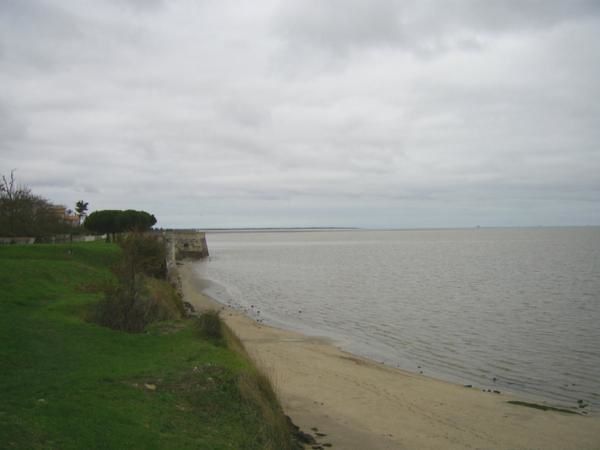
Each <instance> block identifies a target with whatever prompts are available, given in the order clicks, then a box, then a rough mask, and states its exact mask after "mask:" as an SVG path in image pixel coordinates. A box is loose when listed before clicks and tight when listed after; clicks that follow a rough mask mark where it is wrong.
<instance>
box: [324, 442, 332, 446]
mask: <svg viewBox="0 0 600 450" xmlns="http://www.w3.org/2000/svg"><path fill="white" fill-rule="evenodd" d="M322 445H323V447H333V444H331V443H329V442H325V443H324V444H322Z"/></svg>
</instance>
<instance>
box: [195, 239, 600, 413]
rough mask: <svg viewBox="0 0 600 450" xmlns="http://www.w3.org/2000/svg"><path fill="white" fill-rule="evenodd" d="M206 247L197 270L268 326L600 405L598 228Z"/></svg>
mask: <svg viewBox="0 0 600 450" xmlns="http://www.w3.org/2000/svg"><path fill="white" fill-rule="evenodd" d="M208 245H209V248H210V251H211V259H210V261H205V262H199V263H198V264H197V265H196V270H197V272H198V273H199V275H200V276H202V277H203V278H205V279H208V280H210V281H211V283H209V287H208V288H207V293H208V294H210V295H212V296H213V297H215V298H217V299H218V300H220V301H222V302H224V303H231V304H233V305H235V306H237V307H240V308H245V309H248V311H249V313H250V314H251V315H253V316H254V317H256V318H260V319H261V320H264V321H265V322H266V323H270V324H273V325H278V326H281V327H285V328H290V329H294V330H299V331H303V332H305V333H309V334H314V335H319V336H328V337H331V338H333V339H335V340H336V341H337V342H338V343H339V344H340V345H341V346H342V347H343V348H345V349H347V350H349V351H352V352H354V353H357V354H360V355H364V356H367V357H370V358H373V359H375V360H378V361H384V362H385V363H386V364H389V365H393V366H395V367H400V368H404V369H407V370H411V371H415V372H419V371H423V372H424V373H425V374H426V375H432V376H437V377H440V378H444V379H448V380H451V381H456V382H459V383H467V384H473V385H474V386H477V387H482V388H486V389H487V388H491V389H497V390H501V391H502V390H504V391H511V392H517V393H521V394H527V395H529V396H535V397H538V398H540V399H546V400H549V401H551V402H554V403H559V404H563V405H568V406H577V405H578V403H577V402H578V400H583V401H584V404H589V405H590V406H587V407H585V408H583V410H590V411H591V409H592V408H593V407H598V406H600V376H599V375H600V228H561V229H550V228H540V229H473V230H423V231H326V232H325V231H323V232H293V233H292V232H286V233H276V232H273V233H225V234H209V235H208ZM258 311H260V312H258ZM580 403H581V402H580ZM596 409H597V408H596Z"/></svg>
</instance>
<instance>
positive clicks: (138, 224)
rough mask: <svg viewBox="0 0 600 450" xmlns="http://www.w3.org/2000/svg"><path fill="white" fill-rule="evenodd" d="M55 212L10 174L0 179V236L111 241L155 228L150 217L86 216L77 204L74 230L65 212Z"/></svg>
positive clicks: (120, 214) (84, 207)
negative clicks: (90, 236) (92, 236)
mask: <svg viewBox="0 0 600 450" xmlns="http://www.w3.org/2000/svg"><path fill="white" fill-rule="evenodd" d="M59 209H60V208H59ZM59 209H57V207H56V206H55V205H53V204H52V203H50V202H49V201H48V200H46V199H45V198H43V197H40V196H38V195H35V194H33V193H32V192H31V189H29V188H28V187H26V186H22V185H19V184H17V182H16V180H15V176H14V171H13V172H11V174H10V176H9V177H6V176H4V175H3V176H2V177H1V178H0V236H5V237H15V236H23V237H25V236H29V237H45V236H51V235H56V234H71V233H73V232H78V231H79V232H83V231H84V229H85V230H87V231H90V232H92V233H98V234H107V235H112V236H113V238H114V235H115V233H122V232H127V231H133V230H135V231H145V230H148V229H150V228H152V226H153V225H154V224H156V218H155V217H154V216H153V215H152V214H149V213H147V212H145V211H134V210H131V209H128V210H125V211H121V210H102V211H95V212H93V213H91V214H90V215H89V216H88V215H87V210H88V203H87V202H84V201H83V200H80V201H78V202H77V203H76V205H75V213H76V215H77V216H78V218H79V219H78V225H79V227H78V228H77V227H75V228H74V227H73V226H72V225H70V224H69V223H67V221H66V220H65V217H67V216H66V215H65V211H64V210H62V211H61V210H59ZM71 214H72V212H71ZM73 217H74V216H73ZM84 218H85V221H83V228H81V225H82V220H83V219H84ZM76 221H77V219H76ZM76 225H77V224H76Z"/></svg>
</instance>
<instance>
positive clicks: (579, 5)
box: [276, 0, 600, 56]
mask: <svg viewBox="0 0 600 450" xmlns="http://www.w3.org/2000/svg"><path fill="white" fill-rule="evenodd" d="M599 14H600V3H599V2H597V1H595V0H576V1H571V2H564V1H561V0H551V1H545V0H525V1H523V0H508V1H489V2H487V1H486V2H482V1H478V0H447V1H404V2H398V1H395V0H375V1H370V2H364V1H361V0H351V1H347V0H334V1H327V2H321V1H318V0H309V1H304V2H292V3H285V4H284V6H283V7H282V8H281V10H280V13H279V19H278V22H277V24H276V30H277V31H278V32H279V33H280V34H281V35H282V36H283V37H284V38H285V40H286V41H287V42H288V44H289V45H290V46H291V47H292V48H294V49H297V48H300V49H301V48H302V47H304V46H309V47H310V48H312V49H313V50H315V51H317V52H318V51H323V50H325V51H328V52H330V53H331V54H334V55H335V54H337V55H338V56H339V54H340V53H341V54H342V55H344V54H345V53H347V52H349V51H351V50H354V49H364V48H367V49H368V48H377V47H381V46H384V47H390V48H398V49H402V50H406V51H409V52H412V53H415V54H417V55H419V56H431V55H436V54H439V53H443V52H445V51H447V50H449V49H455V48H458V49H464V50H480V49H481V48H482V46H483V45H484V43H485V41H486V36H489V35H490V34H494V33H511V32H520V31H529V30H538V29H546V28H551V27H554V26H556V25H559V24H561V23H565V22H568V21H572V20H588V19H590V17H595V18H596V19H597V18H598V15H599Z"/></svg>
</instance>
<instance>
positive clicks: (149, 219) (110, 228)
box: [83, 209, 156, 234]
mask: <svg viewBox="0 0 600 450" xmlns="http://www.w3.org/2000/svg"><path fill="white" fill-rule="evenodd" d="M155 223H156V217H154V216H153V215H152V214H150V213H147V212H146V211H135V210H133V209H127V210H125V211H123V210H118V209H104V210H100V211H94V212H93V213H91V214H90V215H89V216H87V217H86V219H85V222H84V224H83V226H84V227H85V228H87V229H88V230H90V231H92V232H94V233H99V234H105V233H108V234H114V233H123V232H125V231H134V230H136V231H145V230H149V229H150V228H151V227H152V226H153V225H154V224H155Z"/></svg>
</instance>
